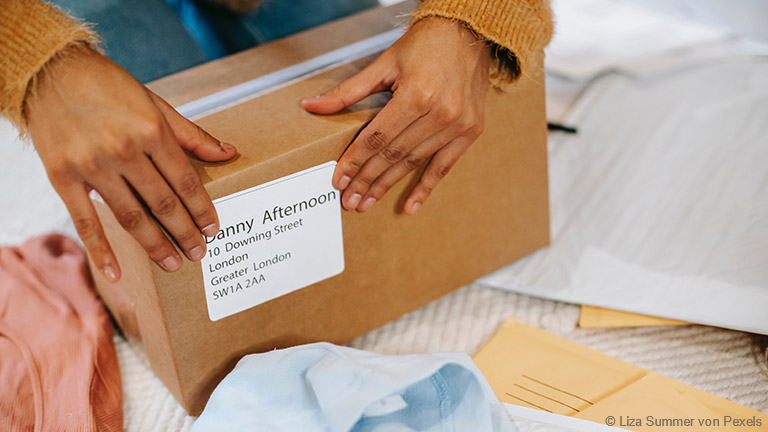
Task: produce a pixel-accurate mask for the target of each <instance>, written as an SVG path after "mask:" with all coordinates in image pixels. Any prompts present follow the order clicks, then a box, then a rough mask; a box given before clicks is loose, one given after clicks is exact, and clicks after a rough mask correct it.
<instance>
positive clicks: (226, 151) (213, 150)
mask: <svg viewBox="0 0 768 432" xmlns="http://www.w3.org/2000/svg"><path fill="white" fill-rule="evenodd" d="M147 92H148V93H149V95H150V97H151V98H152V100H153V101H154V102H155V105H156V106H157V108H158V109H159V110H160V112H161V113H162V114H163V116H164V117H165V120H166V121H167V122H168V125H169V126H170V127H171V130H172V131H173V134H174V136H175V137H176V140H177V141H178V143H179V145H181V147H182V148H183V149H184V150H187V151H188V152H190V153H192V154H194V155H195V156H197V157H198V158H199V159H202V160H204V161H209V162H219V161H224V160H228V159H231V158H233V157H234V156H235V155H236V154H237V149H236V148H235V146H233V145H232V144H229V143H225V142H222V141H219V140H218V139H216V138H214V137H213V136H211V135H210V134H209V133H208V132H206V131H205V130H203V128H201V127H200V126H198V125H196V124H194V123H192V122H191V121H189V120H187V119H186V118H184V116H182V115H181V114H179V113H178V112H177V111H176V110H175V109H174V108H173V107H172V106H171V105H169V104H168V102H166V101H165V100H163V98H161V97H160V96H158V95H156V94H154V93H153V92H151V91H149V90H147Z"/></svg>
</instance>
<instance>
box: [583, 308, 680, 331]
mask: <svg viewBox="0 0 768 432" xmlns="http://www.w3.org/2000/svg"><path fill="white" fill-rule="evenodd" d="M685 324H690V323H688V322H685V321H678V320H673V319H667V318H658V317H654V316H650V315H640V314H636V313H632V312H624V311H619V310H615V309H606V308H601V307H597V306H589V305H582V306H581V313H580V314H579V327H581V328H606V327H648V326H667V325H685Z"/></svg>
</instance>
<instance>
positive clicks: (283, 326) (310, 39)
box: [93, 3, 549, 415]
mask: <svg viewBox="0 0 768 432" xmlns="http://www.w3.org/2000/svg"><path fill="white" fill-rule="evenodd" d="M411 7H413V4H408V3H406V4H400V5H397V6H394V7H390V8H384V9H377V10H373V11H368V12H364V13H362V14H360V15H357V16H354V17H350V18H347V19H344V20H341V21H338V22H335V23H331V24H329V25H326V26H324V27H320V28H317V29H314V30H310V31H308V32H305V33H302V34H299V35H296V36H293V37H290V38H287V39H284V40H280V41H277V42H274V43H271V44H269V45H264V46H261V47H257V48H254V49H252V50H249V51H247V52H244V53H241V54H237V55H234V56H232V57H229V58H226V59H222V60H219V61H215V62H212V63H210V64H206V65H203V66H200V67H197V68H194V69H191V70H189V71H185V72H182V73H179V74H177V75H174V76H171V77H168V78H164V79H162V80H159V81H157V82H155V83H153V84H151V85H150V88H151V89H152V90H154V91H156V92H157V93H158V94H159V95H160V96H162V97H164V98H166V99H167V100H168V101H169V102H170V103H171V104H173V105H174V106H179V105H181V104H184V103H187V102H190V101H193V100H195V99H198V98H200V97H202V96H206V95H210V94H212V93H214V92H217V91H221V90H223V89H225V88H227V87H230V86H232V85H236V84H239V83H242V82H244V81H246V80H250V79H252V78H255V77H258V76H261V75H264V74H267V73H271V72H274V71H277V70H280V69H282V68H285V67H287V66H290V65H293V64H296V63H298V62H301V61H304V60H307V59H309V58H312V57H315V56H317V55H319V54H322V53H324V52H327V51H329V50H333V49H337V48H339V47H342V46H344V45H347V44H349V43H352V42H355V41H357V40H361V39H364V38H367V37H370V36H372V35H376V34H379V33H382V32H385V31H389V30H392V29H393V28H394V24H395V23H398V22H401V21H402V20H403V18H402V15H403V13H405V12H407V10H408V9H409V8H411ZM371 59H372V57H370V56H369V57H368V58H365V59H362V60H359V61H354V62H352V63H349V64H344V65H341V66H339V67H336V68H331V69H330V70H328V71H326V72H323V73H319V74H315V75H314V76H311V77H308V78H307V79H303V80H297V81H296V82H294V83H292V84H290V85H284V86H282V88H279V89H277V90H275V91H272V92H268V93H266V94H264V95H262V96H260V97H257V98H255V99H252V100H249V101H246V102H244V103H242V104H239V105H235V106H233V107H231V108H229V109H226V110H224V111H221V112H218V113H216V114H213V115H210V116H208V117H205V118H202V119H200V120H199V121H197V123H198V124H200V125H201V126H202V127H203V128H205V129H206V130H208V131H209V132H210V133H211V134H213V135H214V136H216V137H218V138H220V139H222V140H224V141H228V142H231V143H233V144H234V145H236V146H237V148H238V149H239V153H240V154H239V157H237V158H236V159H235V160H233V161H230V162H227V163H218V164H213V163H204V162H200V161H197V160H193V162H192V163H193V164H194V166H195V168H196V170H197V172H198V173H199V174H200V177H201V178H202V180H203V182H204V184H205V187H206V188H207V189H208V191H209V193H210V195H211V197H212V198H214V199H216V198H220V197H224V196H227V195H230V194H232V193H235V192H238V191H241V190H244V189H247V188H250V187H252V186H254V185H259V184H262V183H265V182H268V181H271V180H274V179H277V178H280V177H283V176H286V175H289V174H292V173H295V172H298V171H301V170H304V169H307V168H310V167H313V166H317V165H319V164H322V163H324V162H327V161H334V160H337V159H338V158H339V156H340V155H341V154H342V153H343V151H344V149H345V148H346V147H347V145H348V144H349V143H350V142H351V141H352V139H353V138H354V137H355V135H356V134H357V133H358V132H359V131H360V130H361V129H362V128H363V126H364V125H365V124H366V123H367V122H368V121H370V120H371V119H372V118H373V116H374V115H375V114H376V112H377V110H378V109H379V108H380V107H381V106H382V105H383V104H384V103H385V102H386V97H385V96H374V97H370V98H368V99H366V100H365V101H363V102H361V103H359V104H357V105H355V106H353V107H351V108H349V109H347V110H345V111H344V112H342V113H341V114H338V115H328V116H317V115H312V114H309V113H306V112H305V111H304V110H303V109H302V108H301V106H300V104H299V101H300V100H302V99H303V98H304V97H307V96H310V95H314V94H317V93H319V92H321V91H324V90H326V89H328V88H330V87H332V86H334V85H336V84H337V83H339V82H340V81H342V80H343V79H344V78H346V77H349V76H351V75H352V74H354V73H355V72H356V71H358V70H360V69H361V68H362V67H363V66H364V65H365V64H366V62H369V61H371ZM538 71H539V72H541V73H539V74H534V75H533V76H526V77H524V78H523V79H522V80H521V81H520V82H519V84H518V85H517V87H516V90H515V91H514V92H512V93H503V92H500V91H497V90H490V91H489V92H488V96H487V105H486V107H487V108H486V126H485V132H484V133H483V135H482V136H481V137H480V138H479V139H478V140H477V142H476V143H475V144H473V145H472V147H471V148H470V149H469V150H468V151H467V152H466V154H465V155H464V156H463V157H462V158H461V160H460V161H459V162H458V163H457V164H456V166H455V167H454V168H453V169H452V171H451V173H450V174H449V175H448V176H447V177H446V178H445V179H444V180H443V181H442V183H441V184H440V185H439V187H438V188H437V189H436V190H435V191H434V193H433V194H432V196H431V197H430V199H429V201H427V203H426V204H425V205H423V206H422V208H421V209H420V210H419V213H418V214H417V215H415V216H406V215H405V214H403V213H402V210H401V209H402V203H403V201H404V199H405V197H406V194H407V192H408V191H409V190H410V188H411V187H412V186H413V185H414V184H415V181H416V180H417V179H418V176H419V175H420V171H419V172H414V173H412V174H411V175H409V176H408V177H407V178H405V179H404V180H403V181H401V182H400V183H399V184H397V185H396V186H395V187H394V188H393V189H392V190H391V191H390V192H389V193H388V194H387V196H386V197H385V199H383V200H382V201H381V202H380V203H377V204H376V205H375V206H374V207H373V209H372V210H371V211H369V212H368V213H365V214H358V213H356V212H347V211H342V226H343V245H344V262H345V268H344V270H343V272H342V273H340V274H339V275H337V276H334V277H332V278H330V279H326V280H323V281H321V282H319V283H316V284H313V285H311V286H308V287H306V288H303V289H299V290H297V291H295V292H292V293H290V294H287V295H284V296H281V297H278V298H276V299H274V300H271V301H268V302H266V303H263V304H260V305H258V306H256V307H252V308H250V309H247V310H245V311H243V312H240V313H237V314H234V315H231V316H228V317H226V318H223V319H220V320H217V321H212V320H211V319H210V318H209V315H208V311H207V306H206V299H205V294H204V289H203V273H202V272H203V270H202V268H201V264H200V263H195V262H188V261H187V262H185V263H184V265H183V267H182V269H181V270H179V271H177V272H175V273H166V272H164V271H163V270H162V269H161V268H160V267H158V266H157V265H156V264H154V263H153V262H151V261H150V260H149V259H148V257H147V255H146V254H145V253H144V252H143V250H142V249H141V248H140V247H139V245H138V244H137V243H136V242H135V241H134V240H133V239H132V238H131V237H130V236H129V235H128V234H127V233H126V232H125V231H123V230H122V228H121V227H120V226H119V225H118V223H117V222H116V221H115V219H114V217H113V216H112V214H111V212H110V211H109V209H108V208H107V207H106V206H104V205H103V204H101V205H97V207H98V209H97V210H98V211H99V215H100V217H101V219H102V223H103V224H104V228H105V231H106V234H107V237H108V238H109V241H110V243H111V244H112V247H113V248H114V250H115V253H116V255H117V257H118V260H119V262H120V264H121V266H122V269H123V277H122V279H121V280H120V281H119V282H118V283H116V284H112V285H111V284H108V283H106V282H105V280H104V279H103V278H101V275H100V273H99V272H97V271H94V272H93V275H94V279H95V282H96V285H97V288H98V290H99V292H100V294H101V296H102V297H103V299H104V301H105V303H106V304H107V306H108V307H109V309H110V310H111V311H112V313H113V315H114V316H115V319H116V321H117V322H118V324H119V325H120V327H121V328H122V329H123V331H124V333H125V334H127V335H128V336H129V337H130V338H131V339H133V340H135V341H138V342H139V343H140V345H141V346H142V347H143V349H144V350H145V352H146V354H147V357H148V358H149V361H150V363H151V366H152V368H153V369H154V371H155V373H156V374H157V375H158V377H160V379H161V380H162V381H163V382H164V383H165V384H166V385H167V386H168V388H169V389H170V391H171V392H172V393H173V394H174V396H175V397H176V398H177V400H178V401H179V402H180V403H181V404H182V406H184V408H185V409H186V410H187V412H189V413H190V414H193V415H196V414H199V413H200V412H201V411H202V409H203V408H204V406H205V403H206V401H207V399H208V397H209V395H210V393H211V392H212V391H213V389H214V388H215V386H216V385H217V384H218V382H219V381H220V380H221V379H222V378H223V377H224V376H225V375H226V374H227V373H228V372H229V371H230V370H231V368H232V367H233V366H234V364H235V363H236V362H237V360H238V359H239V358H240V357H242V356H243V355H245V354H249V353H254V352H263V351H267V350H271V349H275V348H281V347H288V346H292V345H297V344H303V343H310V342H316V341H330V342H333V343H345V342H347V341H349V340H351V339H353V338H355V337H357V336H359V335H362V334H364V333H366V332H368V331H370V330H372V329H374V328H376V327H378V326H381V325H382V324H385V323H387V322H389V321H391V320H393V319H395V318H398V317H399V316H401V315H403V314H405V313H407V312H410V311H413V310H415V309H417V308H419V307H420V306H422V305H424V304H426V303H427V302H429V301H431V300H434V299H436V298H438V297H440V296H442V295H444V294H446V293H448V292H450V291H453V290H455V289H457V288H459V287H461V286H463V285H466V284H468V283H470V282H472V281H473V280H475V279H477V278H478V277H480V276H482V275H485V274H487V273H489V272H491V271H494V270H496V269H498V268H500V267H502V266H504V265H506V264H509V263H511V262H512V261H514V260H516V259H518V258H520V257H523V256H525V255H527V254H530V253H531V252H533V251H535V250H537V249H539V248H541V247H543V246H545V245H547V244H548V242H549V219H548V195H547V151H546V134H547V132H546V120H545V114H544V76H543V67H542V65H538Z"/></svg>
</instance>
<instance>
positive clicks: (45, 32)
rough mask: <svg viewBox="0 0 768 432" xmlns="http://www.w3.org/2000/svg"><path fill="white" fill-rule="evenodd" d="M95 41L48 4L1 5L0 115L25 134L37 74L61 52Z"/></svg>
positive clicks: (17, 1)
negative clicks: (29, 96) (26, 109)
mask: <svg viewBox="0 0 768 432" xmlns="http://www.w3.org/2000/svg"><path fill="white" fill-rule="evenodd" d="M97 41H98V39H97V37H96V35H95V33H93V32H92V31H91V30H90V29H89V28H88V27H87V26H86V25H84V24H83V23H80V22H78V21H76V20H74V19H73V18H71V17H69V16H68V15H67V14H65V13H64V12H62V11H61V10H59V9H58V8H56V7H54V6H51V5H50V4H48V3H45V2H43V1H40V0H2V1H0V115H2V116H4V117H6V118H8V119H10V121H11V122H12V123H13V124H14V125H15V126H16V127H17V128H18V129H19V131H20V132H21V133H22V134H25V133H26V131H27V128H26V120H25V118H24V99H25V97H26V96H27V93H28V92H29V89H30V88H31V87H33V86H32V85H31V84H33V80H34V79H35V77H36V76H37V73H38V72H39V71H40V70H41V69H42V68H43V66H45V64H46V63H48V61H49V60H50V59H51V58H53V56H55V55H56V54H57V53H58V52H60V51H61V50H62V49H63V48H66V47H67V46H69V45H73V44H87V45H90V46H95V45H96V43H97Z"/></svg>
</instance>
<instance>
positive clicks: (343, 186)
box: [302, 17, 491, 214]
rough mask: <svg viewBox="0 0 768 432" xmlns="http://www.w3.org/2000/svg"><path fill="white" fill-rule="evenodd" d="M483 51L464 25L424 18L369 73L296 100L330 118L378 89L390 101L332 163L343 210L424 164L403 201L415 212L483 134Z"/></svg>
mask: <svg viewBox="0 0 768 432" xmlns="http://www.w3.org/2000/svg"><path fill="white" fill-rule="evenodd" d="M490 60H491V55H490V47H489V45H488V44H487V43H486V42H484V41H482V40H479V39H478V38H477V36H475V34H474V33H473V32H472V31H471V30H469V29H468V28H467V27H466V26H464V25H463V24H461V23H459V22H455V21H452V20H449V19H445V18H439V17H428V18H424V19H422V20H420V21H419V22H417V23H416V24H414V25H413V26H412V27H411V28H410V29H409V30H408V31H407V32H406V33H405V34H404V35H403V36H402V37H401V38H400V39H399V40H398V41H397V42H395V43H394V44H393V45H392V46H391V47H390V48H389V49H387V50H386V51H384V52H383V53H382V54H381V56H380V57H379V58H377V59H376V60H375V61H374V62H373V63H371V64H370V65H369V66H368V67H366V68H365V69H363V70H362V71H360V72H359V73H358V74H356V75H354V76H353V77H351V78H349V79H348V80H346V81H344V82H343V83H341V84H339V85H338V86H337V87H335V88H333V89H332V90H330V91H328V92H326V93H323V94H322V95H319V96H316V97H314V98H310V99H305V100H304V101H302V106H303V107H304V109H306V110H307V111H309V112H312V113H317V114H331V113H335V112H338V111H340V110H342V109H344V108H346V107H348V106H350V105H352V104H354V103H356V102H358V101H360V100H362V99H363V98H365V97H366V96H368V95H370V94H373V93H376V92H381V91H385V90H390V91H392V99H391V100H390V101H389V102H388V103H387V104H386V106H385V107H384V108H383V109H382V110H381V111H380V112H379V113H378V114H377V115H376V117H375V118H374V119H373V120H372V121H371V123H370V124H369V125H368V126H367V127H366V128H365V129H363V130H362V132H360V134H359V135H358V136H357V138H356V139H355V140H354V141H353V142H352V144H351V145H350V146H349V148H348V149H347V150H346V152H345V153H344V154H343V155H342V156H341V159H339V162H338V165H337V166H336V171H335V172H334V174H333V185H334V187H336V188H337V189H339V190H343V191H344V192H343V195H342V198H341V202H342V205H343V206H344V208H346V209H347V210H353V209H357V211H359V212H364V211H367V210H368V209H370V208H371V207H372V206H373V205H374V204H375V203H376V201H379V200H381V198H382V197H383V196H384V194H385V193H386V192H387V191H388V190H389V188H391V187H392V186H393V185H394V184H395V183H397V182H398V181H399V180H400V179H402V178H403V177H404V176H405V175H406V174H408V173H409V172H410V171H412V170H414V169H416V168H419V167H421V166H422V165H423V164H424V163H425V162H427V161H429V163H428V164H427V167H426V169H425V170H424V172H423V173H422V175H421V178H420V180H419V182H418V184H416V186H415V187H414V188H413V190H412V191H411V193H410V195H409V196H408V198H407V199H406V201H405V205H404V209H403V210H404V211H405V213H406V214H414V213H416V211H417V210H418V209H419V206H420V205H421V204H423V203H424V202H425V201H426V200H427V198H428V197H429V194H430V193H431V192H432V191H433V190H434V189H435V187H436V186H437V184H438V183H439V182H440V180H441V179H442V178H443V177H445V175H446V174H447V173H448V171H449V170H450V169H451V167H452V166H453V164H454V163H456V161H457V160H458V159H459V157H460V156H461V155H462V154H463V153H464V152H465V151H466V150H467V148H469V146H470V145H471V144H472V143H473V142H474V141H475V140H476V139H477V137H478V136H480V134H481V133H482V130H483V120H484V116H485V114H484V108H485V94H486V91H487V89H488V85H489V84H488V83H489V81H488V70H489V67H490Z"/></svg>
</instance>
